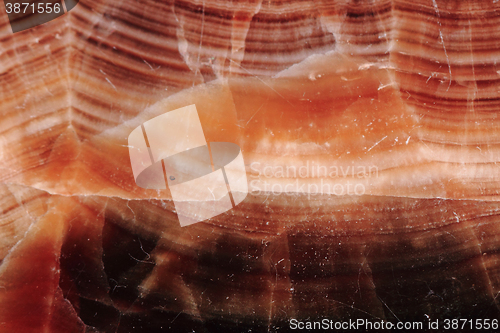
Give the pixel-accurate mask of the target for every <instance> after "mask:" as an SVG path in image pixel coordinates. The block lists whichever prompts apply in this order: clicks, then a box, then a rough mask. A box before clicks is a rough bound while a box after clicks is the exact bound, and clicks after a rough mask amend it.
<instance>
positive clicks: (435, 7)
mask: <svg viewBox="0 0 500 333" xmlns="http://www.w3.org/2000/svg"><path fill="white" fill-rule="evenodd" d="M432 3H433V4H434V9H435V10H436V14H437V16H438V24H439V38H440V39H441V43H442V44H443V50H444V55H445V57H446V62H447V63H448V72H449V73H450V81H449V83H448V88H447V89H446V91H448V90H449V89H450V86H451V65H450V58H448V52H446V46H445V45H444V38H443V32H442V31H441V20H440V19H441V15H440V14H439V8H438V5H437V3H436V0H432Z"/></svg>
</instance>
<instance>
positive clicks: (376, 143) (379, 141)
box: [366, 135, 387, 152]
mask: <svg viewBox="0 0 500 333" xmlns="http://www.w3.org/2000/svg"><path fill="white" fill-rule="evenodd" d="M385 139H387V135H386V136H384V137H383V138H382V139H380V140H378V141H377V142H375V144H374V145H373V146H371V147H370V148H368V150H367V151H366V152H369V151H370V150H372V149H373V148H374V147H375V146H377V145H378V144H379V143H381V142H382V141H384V140H385Z"/></svg>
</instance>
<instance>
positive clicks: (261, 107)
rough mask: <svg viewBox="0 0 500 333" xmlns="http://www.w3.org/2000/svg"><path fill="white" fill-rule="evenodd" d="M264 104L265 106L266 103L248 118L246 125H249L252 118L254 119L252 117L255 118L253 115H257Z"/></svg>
mask: <svg viewBox="0 0 500 333" xmlns="http://www.w3.org/2000/svg"><path fill="white" fill-rule="evenodd" d="M263 106H264V104H262V105H261V106H260V108H259V109H258V110H257V111H256V112H255V113H254V114H253V115H252V116H251V117H250V119H248V121H247V123H246V124H245V126H246V125H248V123H249V122H250V120H252V119H253V117H255V115H256V114H257V113H259V111H260V109H262V107H263Z"/></svg>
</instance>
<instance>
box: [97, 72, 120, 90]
mask: <svg viewBox="0 0 500 333" xmlns="http://www.w3.org/2000/svg"><path fill="white" fill-rule="evenodd" d="M99 72H101V73H102V74H103V75H104V78H105V79H106V81H108V83H109V84H110V85H111V86H112V87H113V89H115V90H116V91H118V89H116V87H115V85H114V84H113V82H111V81H110V80H109V79H108V77H107V76H106V75H108V74H106V73H105V72H104V71H103V70H102V69H100V70H99Z"/></svg>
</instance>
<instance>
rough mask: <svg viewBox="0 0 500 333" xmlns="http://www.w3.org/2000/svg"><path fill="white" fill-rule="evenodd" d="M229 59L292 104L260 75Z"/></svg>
mask: <svg viewBox="0 0 500 333" xmlns="http://www.w3.org/2000/svg"><path fill="white" fill-rule="evenodd" d="M229 61H230V62H231V63H233V64H235V65H236V66H238V67H239V68H241V69H242V70H244V71H245V72H246V73H247V74H250V75H251V76H253V77H255V78H256V79H257V80H259V81H260V82H262V83H263V84H264V85H266V86H267V87H268V88H269V89H271V90H272V91H274V92H275V93H276V95H278V96H279V97H281V98H283V99H284V100H285V101H286V102H287V103H288V104H290V105H291V106H293V104H292V103H290V101H289V100H288V99H286V98H285V97H284V96H283V95H281V94H280V93H279V92H277V91H276V89H274V88H273V87H271V86H270V85H269V84H268V83H266V82H265V81H264V80H262V79H261V78H260V77H258V76H257V75H254V74H252V73H250V71H249V70H247V69H246V68H244V67H243V66H241V65H240V64H238V63H237V62H235V61H234V60H232V59H229Z"/></svg>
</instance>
